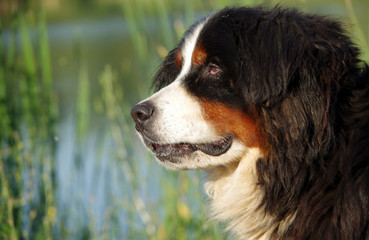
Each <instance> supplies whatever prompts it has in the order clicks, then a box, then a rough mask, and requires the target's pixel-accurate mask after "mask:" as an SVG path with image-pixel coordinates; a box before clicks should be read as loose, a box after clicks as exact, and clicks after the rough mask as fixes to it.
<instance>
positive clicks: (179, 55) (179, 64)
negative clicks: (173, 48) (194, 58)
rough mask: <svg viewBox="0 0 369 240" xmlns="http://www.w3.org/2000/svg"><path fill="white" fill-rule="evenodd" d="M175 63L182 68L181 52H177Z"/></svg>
mask: <svg viewBox="0 0 369 240" xmlns="http://www.w3.org/2000/svg"><path fill="white" fill-rule="evenodd" d="M175 61H176V65H177V67H178V68H181V66H182V53H181V50H177V52H176V60H175Z"/></svg>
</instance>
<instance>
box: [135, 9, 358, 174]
mask: <svg viewBox="0 0 369 240" xmlns="http://www.w3.org/2000/svg"><path fill="white" fill-rule="evenodd" d="M291 19H293V21H291ZM317 19H318V20H317ZM341 31H342V30H341V29H340V26H339V25H338V24H336V23H334V22H330V21H328V20H325V19H324V18H315V17H314V16H309V15H307V16H304V18H301V17H298V16H297V15H296V14H295V13H294V12H293V11H292V12H283V11H279V10H278V9H277V10H276V11H267V10H263V9H260V8H239V9H224V10H222V11H219V12H217V13H214V14H213V15H210V16H209V17H207V18H206V19H203V20H201V21H199V22H197V23H196V24H194V25H193V26H192V27H191V28H190V29H189V30H188V31H187V32H186V33H185V35H184V37H183V39H182V41H181V42H180V43H179V45H178V46H177V47H176V48H175V49H174V50H172V51H171V52H170V53H169V54H168V56H167V57H166V59H165V60H164V62H163V64H162V66H161V67H160V69H159V70H158V73H157V74H156V76H155V79H154V83H155V85H156V87H157V88H158V89H161V90H160V91H158V92H156V93H155V94H154V95H152V96H151V97H149V98H148V99H145V100H144V101H142V102H140V103H139V104H138V105H136V106H135V107H134V108H133V109H132V112H131V114H132V116H133V118H134V120H135V122H136V129H137V131H138V132H139V133H140V136H141V137H142V140H143V142H144V143H145V144H146V146H147V147H148V148H149V149H150V150H151V151H152V152H153V153H154V154H155V155H156V157H157V158H158V159H159V160H160V162H161V163H162V164H164V165H165V166H166V167H168V168H172V169H195V168H209V167H213V166H217V165H220V164H221V165H223V164H227V163H229V162H232V161H237V160H240V159H241V158H242V157H245V155H247V154H248V152H249V150H250V149H253V148H259V149H260V150H261V151H260V152H261V154H262V155H263V157H267V158H272V157H273V155H274V154H279V155H280V156H279V157H282V158H283V157H284V156H287V157H291V158H292V157H295V156H306V155H309V154H310V153H307V148H308V146H310V145H321V144H322V143H324V142H326V141H324V140H323V138H324V137H326V136H325V135H326V134H328V131H329V129H327V124H328V120H329V119H328V118H327V116H328V114H329V112H328V111H330V110H329V108H330V103H331V102H334V101H335V100H334V99H333V97H332V96H335V94H337V92H336V91H337V90H338V89H336V88H335V87H334V86H335V85H337V84H338V83H336V82H338V81H340V79H341V78H342V76H343V75H342V74H341V72H344V71H346V70H345V69H347V66H349V65H350V64H351V62H350V59H349V57H348V58H347V59H346V60H344V61H341V60H339V59H341V58H342V56H341V55H343V56H351V55H352V54H354V52H355V50H354V48H345V49H347V52H345V53H342V47H341V46H342V44H343V43H344V42H346V44H348V45H349V43H348V42H349V40H347V39H345V38H344V37H342V35H341V34H340V32H341ZM322 39H330V42H329V44H327V43H326V41H322ZM163 87H164V88H163ZM311 154H314V153H311Z"/></svg>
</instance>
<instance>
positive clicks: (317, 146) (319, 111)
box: [155, 8, 369, 240]
mask: <svg viewBox="0 0 369 240" xmlns="http://www.w3.org/2000/svg"><path fill="white" fill-rule="evenodd" d="M347 35H348V34H347V33H346V32H345V31H344V30H343V27H342V26H341V24H340V23H338V22H337V21H334V20H331V19H328V18H326V17H322V16H315V15H308V14H302V13H300V12H298V11H296V10H281V9H280V8H275V9H273V10H265V9H262V8H234V9H233V8H231V9H224V10H222V11H220V12H218V13H216V14H215V15H214V16H212V17H211V19H210V20H209V22H208V23H207V24H206V26H205V28H204V29H203V30H202V33H201V35H200V37H199V42H200V43H201V44H202V45H203V46H204V47H205V49H206V52H207V53H208V59H207V62H206V63H205V64H204V66H201V69H199V68H193V69H192V70H191V74H193V77H192V78H191V77H189V78H188V79H187V80H186V81H187V82H186V85H187V88H188V89H189V91H190V92H191V93H192V94H194V95H196V96H198V97H201V98H206V99H209V100H212V101H221V102H224V103H226V104H229V105H231V106H232V107H237V108H242V109H243V108H245V107H247V106H252V107H253V108H255V109H256V112H257V116H258V118H259V119H260V124H261V129H262V131H263V135H264V137H265V138H266V142H267V143H268V147H267V149H268V151H267V156H268V157H267V158H265V159H259V161H258V162H257V170H258V173H259V184H260V185H261V186H262V188H263V189H264V192H265V197H264V200H263V203H262V205H263V207H264V208H265V209H266V211H267V212H268V214H271V215H273V216H276V221H277V222H279V221H281V220H283V219H285V218H286V217H287V216H289V215H291V214H296V217H295V220H294V221H293V222H292V224H291V226H290V227H289V228H288V230H287V231H286V232H285V233H284V234H283V236H280V235H277V229H275V234H274V235H273V236H272V237H273V238H281V239H314V240H315V239H327V240H328V239H329V240H330V239H369V73H368V72H369V71H368V68H367V67H366V64H365V63H363V62H362V61H360V59H359V57H358V55H359V52H358V49H357V48H356V47H355V46H354V44H353V43H352V42H351V40H350V39H349V38H348V36H347ZM174 58H175V56H174V53H173V52H171V53H170V54H169V55H168V57H167V59H166V60H165V61H164V64H163V66H162V67H161V69H160V70H159V72H158V74H157V75H156V78H155V84H156V86H158V87H162V86H164V85H166V84H168V83H170V82H171V81H173V80H174V78H175V76H176V75H177V74H178V73H179V69H178V68H177V67H176V66H175V64H174ZM213 63H215V64H217V65H218V66H220V67H221V69H222V70H223V72H222V75H221V76H220V77H219V79H210V80H209V78H206V77H203V78H201V77H198V76H199V75H200V76H201V74H199V73H201V72H202V71H203V69H204V68H206V67H208V66H209V64H213ZM191 74H190V75H191ZM194 81H196V83H197V85H195V84H192V83H193V82H194ZM199 82H200V84H202V85H198V84H199ZM195 86H196V87H195ZM204 86H207V87H204ZM209 86H210V87H209ZM211 86H212V87H211ZM240 98H242V99H243V101H240V100H239V99H240Z"/></svg>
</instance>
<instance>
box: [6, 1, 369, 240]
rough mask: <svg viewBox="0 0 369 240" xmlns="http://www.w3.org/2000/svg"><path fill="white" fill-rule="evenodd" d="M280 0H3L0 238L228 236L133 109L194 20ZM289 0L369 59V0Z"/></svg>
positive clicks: (198, 189)
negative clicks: (159, 155)
mask: <svg viewBox="0 0 369 240" xmlns="http://www.w3.org/2000/svg"><path fill="white" fill-rule="evenodd" d="M277 3H279V2H277V1H272V0H269V1H261V0H260V1H258V0H243V1H221V0H205V1H197V0H186V1H183V2H181V1H169V0H131V1H128V0H79V1H75V0H44V1H41V0H39V1H36V0H34V1H25V0H23V1H20V0H19V1H14V0H1V1H0V40H1V41H0V194H1V195H0V239H225V238H227V234H226V233H224V226H223V225H222V224H216V223H213V222H211V221H209V220H208V215H207V207H206V205H207V204H206V202H207V198H206V196H205V195H204V193H203V192H202V184H203V183H204V179H203V174H202V173H201V171H183V172H173V171H168V170H165V169H164V168H163V167H161V166H159V164H157V162H156V161H155V160H154V159H153V157H152V156H151V155H150V154H149V153H148V152H147V151H146V150H145V149H144V147H143V145H142V144H141V143H140V142H139V139H138V137H137V135H136V134H135V132H134V124H133V122H132V120H131V119H130V114H129V111H130V108H131V107H132V106H133V105H134V104H135V103H136V102H138V101H139V100H141V99H143V98H145V97H147V96H149V95H150V93H151V90H149V88H150V80H151V78H152V77H153V75H154V73H155V70H156V69H157V68H158V66H159V65H160V62H161V59H162V58H163V57H164V56H165V55H166V54H167V53H168V51H169V50H170V49H171V48H173V47H174V46H175V44H176V42H177V41H178V40H179V39H180V37H181V35H182V34H183V32H184V31H185V29H186V28H187V27H188V26H190V25H191V23H193V22H194V21H195V20H196V19H199V18H200V17H201V16H204V15H207V14H209V13H211V12H212V11H215V10H216V9H220V8H222V7H224V6H241V5H242V6H254V5H259V4H262V5H263V6H267V7H269V6H274V5H275V4H277ZM280 4H281V6H293V7H296V8H298V9H299V10H301V11H303V12H309V13H319V14H325V15H330V16H332V17H333V18H335V19H338V20H340V21H342V22H344V23H345V26H346V28H347V30H348V31H349V34H350V35H351V36H352V38H353V40H354V41H355V42H356V43H357V44H358V45H359V47H360V49H362V58H363V59H366V60H368V59H369V57H368V56H369V55H368V54H369V48H368V39H369V34H368V33H369V27H368V26H369V24H368V23H369V22H368V21H369V14H368V13H369V1H367V0H356V1H352V2H351V0H319V1H318V0H311V1H310V0H299V1H297V0H296V1H283V2H281V3H280ZM228 238H231V237H228Z"/></svg>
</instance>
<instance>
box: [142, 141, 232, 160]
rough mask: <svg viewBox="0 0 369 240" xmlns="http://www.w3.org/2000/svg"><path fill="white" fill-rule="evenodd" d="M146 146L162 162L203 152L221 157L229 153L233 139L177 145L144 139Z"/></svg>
mask: <svg viewBox="0 0 369 240" xmlns="http://www.w3.org/2000/svg"><path fill="white" fill-rule="evenodd" d="M144 141H145V144H146V146H147V147H148V148H149V149H150V150H151V151H152V152H154V154H155V155H156V157H157V158H158V159H160V160H162V161H165V160H169V161H171V160H174V159H177V158H181V157H185V156H186V155H190V154H192V153H194V152H196V151H201V152H203V153H205V154H207V155H210V156H219V155H222V154H224V153H225V152H227V151H228V150H229V149H230V147H231V145H232V137H223V138H221V139H219V140H216V141H214V142H211V143H200V144H191V143H175V144H159V143H155V142H152V141H150V140H148V139H147V138H144Z"/></svg>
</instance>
